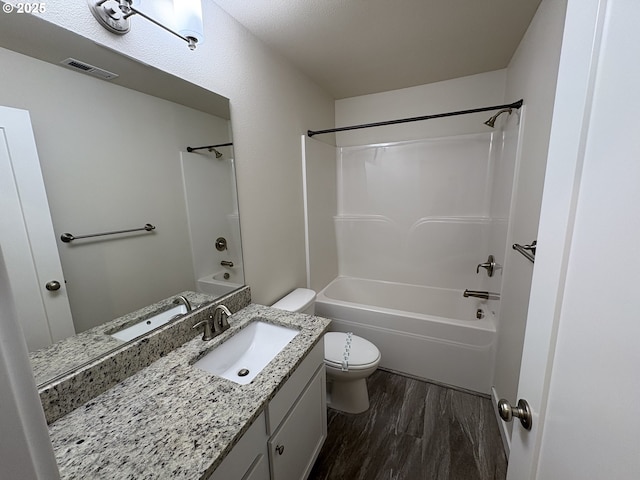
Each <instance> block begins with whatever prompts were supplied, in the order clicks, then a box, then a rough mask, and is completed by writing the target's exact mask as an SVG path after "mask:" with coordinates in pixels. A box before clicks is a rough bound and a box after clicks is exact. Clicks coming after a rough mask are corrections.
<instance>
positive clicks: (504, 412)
mask: <svg viewBox="0 0 640 480" xmlns="http://www.w3.org/2000/svg"><path fill="white" fill-rule="evenodd" d="M498 413H499V414H500V418H502V420H504V421H505V422H510V421H511V420H513V417H516V418H519V419H520V423H521V424H522V426H523V427H524V428H526V429H527V430H531V425H532V422H533V419H532V416H531V408H529V404H528V403H527V401H526V400H523V399H522V398H521V399H520V400H518V405H517V406H516V407H512V406H511V404H509V402H508V401H507V400H505V399H504V398H503V399H501V400H500V401H499V402H498Z"/></svg>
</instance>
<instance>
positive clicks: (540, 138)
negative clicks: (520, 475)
mask: <svg viewBox="0 0 640 480" xmlns="http://www.w3.org/2000/svg"><path fill="white" fill-rule="evenodd" d="M565 7H566V1H564V0H562V1H555V0H543V2H542V3H541V4H540V7H539V9H538V11H537V13H536V15H535V17H534V19H533V21H532V22H531V25H530V26H529V29H528V30H527V33H526V34H525V36H524V38H523V40H522V42H521V43H520V46H519V47H518V49H517V51H516V53H515V55H514V57H513V59H512V60H511V63H510V64H509V68H508V69H507V83H506V95H507V98H515V97H518V98H524V100H525V111H524V127H523V128H524V129H523V132H522V135H521V141H520V145H519V148H520V158H519V160H518V163H519V166H518V172H517V174H516V175H517V177H516V180H515V186H514V193H513V196H514V198H513V200H512V206H511V213H510V231H509V234H508V238H507V244H508V245H511V244H513V243H520V244H528V243H530V242H531V241H533V240H535V239H536V236H537V229H538V219H539V217H540V203H541V198H542V186H543V182H544V175H545V165H546V157H547V149H548V146H549V132H550V129H551V116H552V113H553V101H554V98H555V88H556V79H557V75H558V62H559V57H560V45H561V42H562V31H563V25H564V14H565ZM542 248H544V245H543V246H542ZM532 272H533V264H531V262H529V261H528V260H527V259H525V258H524V257H522V256H521V255H520V254H519V253H517V252H516V251H514V250H511V251H510V253H509V256H508V258H507V259H506V268H505V271H504V276H503V289H502V300H501V306H500V329H499V332H498V346H497V353H496V363H495V373H494V385H495V388H496V391H497V394H498V396H499V397H503V398H507V399H509V400H510V401H515V400H516V399H515V396H516V391H517V385H518V375H519V371H520V359H521V355H522V345H523V339H524V331H525V326H526V318H527V308H528V302H529V291H530V288H531V276H532ZM510 425H511V424H510Z"/></svg>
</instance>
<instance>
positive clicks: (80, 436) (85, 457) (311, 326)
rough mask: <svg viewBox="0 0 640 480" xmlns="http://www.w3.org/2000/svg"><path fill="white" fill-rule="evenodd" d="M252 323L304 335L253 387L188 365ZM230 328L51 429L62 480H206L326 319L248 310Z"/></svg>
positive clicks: (127, 382) (256, 308)
mask: <svg viewBox="0 0 640 480" xmlns="http://www.w3.org/2000/svg"><path fill="white" fill-rule="evenodd" d="M256 317H258V318H260V319H261V320H264V321H267V322H270V323H275V324H279V325H285V326H292V327H294V328H299V329H300V330H301V332H300V333H299V334H298V335H297V336H296V337H295V338H294V339H293V340H292V341H291V342H290V343H289V344H288V345H287V346H286V347H285V348H284V349H283V350H282V351H281V352H280V353H279V354H278V355H277V356H276V357H275V358H274V360H273V361H271V362H270V363H269V365H267V366H266V367H265V368H264V370H263V371H262V372H260V374H258V376H257V377H256V378H255V379H254V380H253V381H252V382H251V383H250V384H248V385H239V384H236V383H234V382H231V381H229V380H226V379H223V378H220V377H216V376H214V375H212V374H209V373H207V372H204V371H201V370H199V369H197V368H195V367H193V366H192V365H191V364H192V363H193V362H194V361H195V360H196V359H198V358H200V357H202V356H203V355H204V354H205V353H207V352H208V351H209V350H211V349H212V348H213V347H214V346H216V345H218V344H220V343H222V342H224V341H225V340H226V339H228V338H229V337H230V336H231V335H233V333H235V332H236V331H238V330H240V329H241V328H243V326H245V325H246V324H247V323H249V322H250V321H251V320H252V319H254V318H256ZM229 323H230V325H231V328H230V329H229V330H227V331H226V332H225V333H223V334H222V335H220V336H218V337H216V338H214V339H213V340H211V341H209V342H204V341H202V339H201V336H198V337H196V338H195V339H193V340H190V341H189V342H187V343H185V344H184V345H183V346H182V347H180V348H178V349H176V350H174V351H172V352H171V353H169V354H168V355H166V356H165V357H163V358H161V359H159V360H157V361H156V362H154V363H152V364H151V365H150V366H149V367H147V368H145V369H143V370H141V371H140V372H138V373H136V374H135V375H133V376H131V377H129V378H127V379H126V380H124V381H123V382H121V383H119V384H118V385H116V386H115V387H114V388H112V389H110V390H108V391H106V392H104V393H103V394H101V395H99V396H97V397H96V398H94V399H92V400H91V401H89V402H87V403H85V404H84V405H82V406H80V407H79V408H77V409H76V410H74V411H72V412H71V413H69V414H68V415H66V416H64V417H62V418H60V419H59V420H57V421H56V422H54V423H52V424H51V425H49V433H50V436H51V441H52V443H53V447H54V451H55V455H56V460H57V462H58V468H59V470H60V476H61V478H63V479H64V478H73V479H80V478H90V479H92V480H93V479H100V478H104V479H110V480H117V479H136V480H142V479H159V478H171V479H174V478H175V479H180V478H184V479H199V478H205V479H206V478H207V477H208V476H209V475H210V474H211V473H212V472H213V471H214V470H215V468H216V467H217V466H218V465H219V464H220V462H222V460H223V459H224V457H225V456H226V454H227V453H228V452H229V451H230V450H231V448H232V447H233V446H234V445H235V443H237V441H238V440H239V439H240V437H241V436H242V434H243V433H244V432H245V431H246V430H247V429H248V428H249V426H250V425H251V422H252V421H253V420H254V419H255V418H257V416H258V415H259V414H260V412H261V411H262V410H263V409H264V407H265V406H266V404H267V402H268V401H269V400H270V399H271V398H273V396H274V395H275V394H276V392H277V391H278V390H279V389H280V387H281V386H282V385H283V384H284V382H285V380H286V379H287V378H289V376H290V375H291V374H292V373H293V371H294V370H295V369H296V368H297V366H298V365H299V364H300V363H301V362H302V360H303V359H304V357H305V356H306V355H307V353H309V352H310V351H311V349H312V348H313V346H314V345H315V344H316V343H317V342H318V340H319V339H320V337H321V336H322V334H323V333H324V332H325V331H326V329H327V327H328V326H329V323H330V320H327V319H324V318H321V317H313V316H309V315H304V314H296V313H290V312H285V311H282V310H277V309H274V308H270V307H264V306H260V305H255V304H252V305H249V306H248V307H246V308H244V309H242V310H241V311H239V312H238V313H236V314H234V315H232V316H231V317H230V318H229Z"/></svg>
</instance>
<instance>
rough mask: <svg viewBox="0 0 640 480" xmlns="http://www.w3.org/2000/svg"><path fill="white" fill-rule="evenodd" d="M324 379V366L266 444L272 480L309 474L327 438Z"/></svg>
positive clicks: (287, 479)
mask: <svg viewBox="0 0 640 480" xmlns="http://www.w3.org/2000/svg"><path fill="white" fill-rule="evenodd" d="M325 379H326V374H325V369H324V364H323V365H322V366H321V367H319V368H318V370H317V372H316V374H315V376H314V377H313V379H312V380H311V382H310V383H309V385H308V386H307V388H306V390H305V391H304V392H303V393H302V395H301V396H300V399H299V400H298V402H297V403H296V404H295V406H294V407H293V409H292V410H291V412H289V414H288V415H287V417H286V418H285V419H284V420H283V421H282V423H281V424H280V427H279V428H278V430H277V431H276V433H275V435H273V437H271V439H270V440H269V442H268V443H269V457H270V459H271V462H270V463H271V478H273V479H277V480H301V479H304V478H306V477H307V476H308V474H309V472H310V471H311V467H313V463H314V462H315V460H316V458H317V456H318V453H320V449H321V448H322V444H323V443H324V440H325V438H326V436H327V408H326V401H325V388H326V387H325V381H326V380H325Z"/></svg>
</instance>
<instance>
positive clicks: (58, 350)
mask: <svg viewBox="0 0 640 480" xmlns="http://www.w3.org/2000/svg"><path fill="white" fill-rule="evenodd" d="M178 295H184V296H185V297H186V298H187V299H188V300H189V302H191V306H192V307H193V308H194V309H197V308H199V307H200V306H201V305H203V304H205V303H211V302H213V301H214V300H215V298H214V297H212V296H211V295H207V294H204V293H196V292H180V293H179V294H177V295H173V296H171V297H169V298H166V299H164V300H162V301H160V302H157V303H154V304H153V305H148V306H146V307H144V308H141V309H139V310H136V311H135V312H131V313H128V314H127V315H123V316H122V317H118V318H116V319H114V320H111V321H110V322H106V323H104V324H102V325H98V326H97V327H93V328H91V329H89V330H86V331H84V332H80V333H77V334H76V335H74V336H72V337H69V338H65V339H64V340H61V341H59V342H57V343H55V344H53V345H51V346H49V347H46V348H43V349H41V350H37V351H35V352H31V353H30V354H29V358H30V360H31V369H32V370H33V376H34V378H35V379H36V384H37V385H41V384H44V383H46V382H48V381H50V380H51V379H53V378H55V377H57V376H58V375H61V374H64V373H66V372H68V371H69V370H71V369H75V368H77V367H79V366H80V365H83V364H85V363H87V362H90V361H92V360H95V359H96V358H98V357H100V356H103V355H105V354H107V353H109V352H110V351H112V350H114V349H116V348H118V347H121V346H122V344H123V343H124V342H123V341H122V340H118V339H116V338H114V337H112V336H111V334H112V333H114V332H117V331H119V330H122V329H123V328H127V327H129V326H131V325H133V324H135V323H137V322H140V321H142V320H145V319H146V318H148V317H150V316H152V315H155V314H157V313H160V312H162V311H164V310H168V309H169V308H171V307H174V306H175V305H174V304H173V303H172V301H173V299H175V298H176V297H177V296H178Z"/></svg>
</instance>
